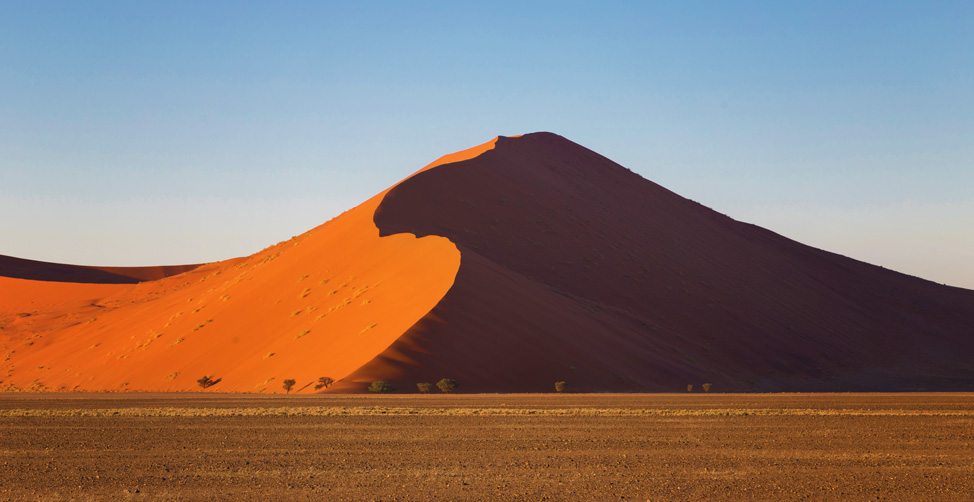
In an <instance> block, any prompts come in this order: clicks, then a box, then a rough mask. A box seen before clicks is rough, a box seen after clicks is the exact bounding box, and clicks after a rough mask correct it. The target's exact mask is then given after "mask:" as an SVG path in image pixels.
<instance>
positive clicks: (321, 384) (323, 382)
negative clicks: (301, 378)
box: [315, 377, 335, 390]
mask: <svg viewBox="0 0 974 502" xmlns="http://www.w3.org/2000/svg"><path fill="white" fill-rule="evenodd" d="M333 383H335V380H334V379H332V378H331V377H321V378H319V379H318V383H316V384H315V390H321V389H323V388H324V389H327V388H328V386H330V385H331V384H333Z"/></svg>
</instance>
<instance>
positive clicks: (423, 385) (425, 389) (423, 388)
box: [416, 382, 433, 394]
mask: <svg viewBox="0 0 974 502" xmlns="http://www.w3.org/2000/svg"><path fill="white" fill-rule="evenodd" d="M416 388H417V389H419V391H420V392H422V393H423V394H429V393H430V391H431V390H432V389H433V384H431V383H429V382H419V383H418V384H416Z"/></svg>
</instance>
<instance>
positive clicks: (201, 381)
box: [196, 375, 216, 389]
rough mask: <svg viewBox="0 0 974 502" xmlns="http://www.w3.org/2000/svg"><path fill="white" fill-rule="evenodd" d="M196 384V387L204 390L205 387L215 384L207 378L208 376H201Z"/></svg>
mask: <svg viewBox="0 0 974 502" xmlns="http://www.w3.org/2000/svg"><path fill="white" fill-rule="evenodd" d="M196 383H197V384H198V385H199V386H200V387H201V388H204V389H205V388H207V387H210V386H211V385H214V384H216V381H215V380H213V379H212V378H210V376H209V375H203V378H200V379H199V380H197V381H196Z"/></svg>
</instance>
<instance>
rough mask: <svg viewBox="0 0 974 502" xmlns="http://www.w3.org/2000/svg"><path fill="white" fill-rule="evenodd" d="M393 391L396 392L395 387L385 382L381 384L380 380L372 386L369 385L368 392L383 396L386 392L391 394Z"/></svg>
mask: <svg viewBox="0 0 974 502" xmlns="http://www.w3.org/2000/svg"><path fill="white" fill-rule="evenodd" d="M394 390H396V389H395V387H393V386H392V385H390V384H389V383H387V382H383V381H382V380H377V381H375V382H372V385H369V391H370V392H375V393H377V394H384V393H386V392H392V391H394Z"/></svg>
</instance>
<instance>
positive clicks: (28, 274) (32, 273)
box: [0, 255, 199, 284]
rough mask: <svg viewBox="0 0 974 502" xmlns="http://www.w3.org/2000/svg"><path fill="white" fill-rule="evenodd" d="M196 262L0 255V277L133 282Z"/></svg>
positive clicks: (182, 269)
mask: <svg viewBox="0 0 974 502" xmlns="http://www.w3.org/2000/svg"><path fill="white" fill-rule="evenodd" d="M196 267H199V265H198V264H197V265H163V266H157V267H89V266H83V265H66V264H62V263H48V262H43V261H34V260H25V259H23V258H14V257H13V256H3V255H0V277H10V278H14V279H29V280H32V281H51V282H81V283H89V284H135V283H137V282H142V281H154V280H156V279H162V278H163V277H169V276H171V275H176V274H181V273H183V272H188V271H190V270H193V269H194V268H196Z"/></svg>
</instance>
